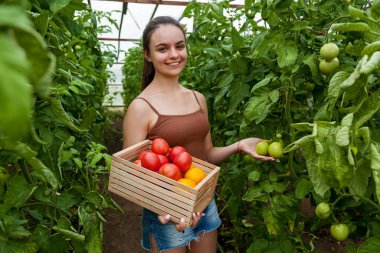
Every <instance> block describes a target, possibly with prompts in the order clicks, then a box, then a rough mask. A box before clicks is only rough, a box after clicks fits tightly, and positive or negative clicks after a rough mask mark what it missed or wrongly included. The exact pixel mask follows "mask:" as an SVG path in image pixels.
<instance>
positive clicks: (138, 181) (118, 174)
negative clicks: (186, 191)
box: [110, 163, 195, 206]
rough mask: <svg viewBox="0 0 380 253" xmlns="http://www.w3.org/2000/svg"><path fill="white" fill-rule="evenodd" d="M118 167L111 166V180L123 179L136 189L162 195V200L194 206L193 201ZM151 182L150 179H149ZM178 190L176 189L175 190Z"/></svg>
mask: <svg viewBox="0 0 380 253" xmlns="http://www.w3.org/2000/svg"><path fill="white" fill-rule="evenodd" d="M118 166H120V164H118V163H113V166H112V169H113V170H112V171H113V174H112V175H111V176H110V177H111V178H115V179H120V178H121V179H122V180H124V178H125V179H126V180H128V182H129V183H130V184H132V185H134V186H135V187H137V188H142V189H143V188H149V189H150V190H153V191H154V193H155V194H163V195H164V196H163V198H165V197H166V198H167V199H176V200H178V201H181V202H183V203H184V204H187V205H190V206H191V205H194V203H195V201H194V200H192V199H191V198H186V197H183V196H178V194H176V193H175V192H172V191H170V190H168V189H165V188H162V187H159V186H158V185H156V184H154V183H152V182H151V181H147V180H145V179H143V178H140V177H138V175H136V174H138V172H135V171H129V172H127V171H124V170H122V169H120V168H119V167H118ZM150 180H152V179H150ZM177 190H178V189H177Z"/></svg>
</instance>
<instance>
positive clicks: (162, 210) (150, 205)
mask: <svg viewBox="0 0 380 253" xmlns="http://www.w3.org/2000/svg"><path fill="white" fill-rule="evenodd" d="M108 190H109V191H110V192H113V193H115V194H117V195H119V196H121V197H123V198H125V199H128V200H129V201H132V202H133V203H135V204H137V205H139V206H141V207H144V208H146V209H149V210H150V211H152V212H155V213H157V214H159V215H166V214H168V213H170V214H171V215H172V217H171V218H170V220H171V221H173V222H176V223H178V222H179V221H180V220H181V218H184V219H185V222H186V223H188V224H191V222H192V220H191V218H190V217H184V216H175V215H173V212H172V211H171V210H169V209H166V208H162V207H161V206H159V205H157V204H155V203H154V202H150V201H146V200H145V199H143V200H142V199H141V196H138V195H137V196H136V195H135V196H131V195H128V194H126V193H125V191H124V190H120V189H118V188H117V187H116V188H114V187H109V188H108Z"/></svg>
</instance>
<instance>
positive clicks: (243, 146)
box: [238, 137, 276, 161]
mask: <svg viewBox="0 0 380 253" xmlns="http://www.w3.org/2000/svg"><path fill="white" fill-rule="evenodd" d="M261 141H265V140H264V139H260V138H254V137H252V138H247V139H242V140H240V141H239V143H238V145H239V146H238V148H239V151H243V152H244V153H247V154H249V155H251V156H252V157H254V158H256V159H258V160H261V161H276V159H275V158H273V157H271V156H263V155H259V154H257V152H256V145H257V143H259V142H261Z"/></svg>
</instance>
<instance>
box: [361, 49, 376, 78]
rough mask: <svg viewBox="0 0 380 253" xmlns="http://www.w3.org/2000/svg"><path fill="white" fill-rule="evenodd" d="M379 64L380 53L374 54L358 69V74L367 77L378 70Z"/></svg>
mask: <svg viewBox="0 0 380 253" xmlns="http://www.w3.org/2000/svg"><path fill="white" fill-rule="evenodd" d="M379 63H380V52H375V53H373V54H372V56H371V58H370V59H369V60H368V61H367V62H366V63H364V64H363V65H362V67H361V69H360V74H364V75H369V74H371V73H372V72H373V71H374V70H376V69H378V68H379Z"/></svg>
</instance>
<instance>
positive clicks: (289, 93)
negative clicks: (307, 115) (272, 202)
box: [285, 80, 297, 179]
mask: <svg viewBox="0 0 380 253" xmlns="http://www.w3.org/2000/svg"><path fill="white" fill-rule="evenodd" d="M292 95H293V80H290V85H289V89H288V90H287V92H286V105H285V117H286V120H287V121H288V124H289V132H290V143H293V142H294V140H295V132H294V129H293V128H292V127H291V125H292V116H291V115H290V100H291V99H292ZM293 158H294V151H290V152H289V154H288V170H289V173H290V175H291V176H292V178H293V179H296V178H297V175H296V173H295V172H294V168H293Z"/></svg>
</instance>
